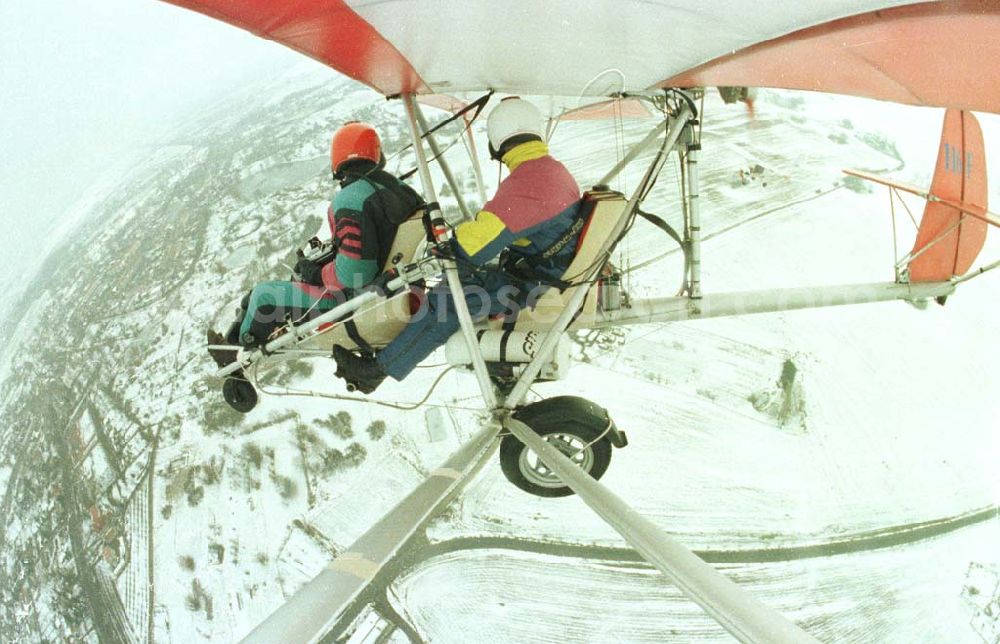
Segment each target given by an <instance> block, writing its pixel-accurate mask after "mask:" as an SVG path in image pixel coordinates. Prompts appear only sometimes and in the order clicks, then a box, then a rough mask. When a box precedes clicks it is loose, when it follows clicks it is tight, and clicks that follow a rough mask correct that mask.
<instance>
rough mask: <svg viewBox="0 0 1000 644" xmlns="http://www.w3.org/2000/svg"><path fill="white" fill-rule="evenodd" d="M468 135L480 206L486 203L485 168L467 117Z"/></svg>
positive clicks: (470, 157)
mask: <svg viewBox="0 0 1000 644" xmlns="http://www.w3.org/2000/svg"><path fill="white" fill-rule="evenodd" d="M465 132H466V134H467V135H468V139H469V159H470V160H471V161H472V171H473V173H475V175H476V188H477V189H478V190H479V203H480V205H482V204H485V203H486V183H485V182H484V181H483V166H482V164H480V163H479V152H478V151H477V149H476V136H475V133H473V131H472V124H471V123H470V122H469V119H468V116H466V130H465Z"/></svg>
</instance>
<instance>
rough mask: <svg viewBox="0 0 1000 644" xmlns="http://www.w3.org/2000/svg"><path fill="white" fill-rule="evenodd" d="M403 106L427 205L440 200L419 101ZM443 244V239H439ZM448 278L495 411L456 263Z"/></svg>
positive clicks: (449, 264) (408, 99)
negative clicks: (419, 117)
mask: <svg viewBox="0 0 1000 644" xmlns="http://www.w3.org/2000/svg"><path fill="white" fill-rule="evenodd" d="M403 104H404V105H405V106H406V115H407V117H408V120H409V122H410V135H411V136H412V137H413V151H414V153H415V154H416V156H417V167H418V168H419V169H420V183H421V184H422V185H423V187H424V198H425V199H427V201H428V202H435V201H437V194H436V193H435V191H434V182H433V180H432V179H431V170H430V167H429V166H428V165H427V157H426V155H425V154H424V146H423V139H421V138H420V129H419V128H418V126H417V116H416V114H417V99H416V97H415V96H414V95H413V94H407V95H406V96H404V97H403ZM439 241H444V240H439ZM441 264H442V265H443V266H444V274H445V278H446V279H447V280H448V289H449V290H450V291H451V297H452V299H453V300H454V302H455V311H456V313H457V314H458V322H459V325H460V326H461V328H462V335H463V336H464V337H465V342H466V345H467V346H468V349H469V355H470V356H472V369H473V371H474V372H475V374H476V379H477V380H478V381H479V389H480V391H481V393H482V395H483V401H484V402H485V403H486V407H487V408H488V409H491V410H492V409H495V408H496V406H497V399H496V394H495V393H494V391H493V383H492V382H491V381H490V375H489V372H488V371H487V370H486V361H485V360H483V354H482V352H481V351H480V350H479V342H478V340H477V339H476V330H475V327H474V323H473V321H472V316H471V315H469V307H468V305H467V304H466V302H465V291H464V289H463V288H462V280H461V279H459V277H458V268H457V267H456V265H455V262H454V260H442V262H441Z"/></svg>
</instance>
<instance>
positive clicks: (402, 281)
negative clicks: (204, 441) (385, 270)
mask: <svg viewBox="0 0 1000 644" xmlns="http://www.w3.org/2000/svg"><path fill="white" fill-rule="evenodd" d="M440 274H441V264H440V262H439V260H436V259H433V260H431V259H428V260H424V261H423V262H421V263H419V264H417V270H416V271H415V272H414V273H408V274H407V275H405V276H400V277H397V278H395V279H393V280H390V281H389V282H388V284H386V288H387V289H388V290H389V291H395V290H398V289H400V288H402V287H404V286H406V285H407V284H410V283H412V282H415V281H419V280H420V279H428V278H431V277H435V276H437V275H440ZM379 299H383V296H382V295H381V294H379V293H377V292H375V291H367V292H364V293H361V294H360V295H356V296H355V297H352V298H351V299H349V300H347V301H346V302H344V303H343V304H338V305H337V306H335V307H333V308H332V309H330V310H329V311H327V312H325V313H323V314H322V315H318V316H316V317H315V318H313V319H312V320H310V321H308V322H306V323H305V324H301V325H298V326H292V328H291V329H290V330H289V332H288V333H286V334H284V335H282V336H280V337H278V338H276V339H274V340H271V341H270V342H268V343H267V344H265V345H264V347H263V348H262V349H254V350H252V351H248V352H246V353H245V354H244V355H242V356H240V357H239V359H238V360H237V361H236V362H234V363H232V364H230V365H227V366H225V367H223V368H222V369H219V370H218V371H216V372H215V375H216V377H217V378H225V377H226V376H229V375H232V374H234V373H236V372H237V371H239V370H240V369H243V368H246V367H249V366H250V365H252V364H253V363H255V362H257V361H258V360H260V359H261V358H263V357H264V356H266V355H269V354H271V353H275V352H277V351H281V350H282V349H285V348H287V347H289V346H291V345H293V344H296V343H298V342H300V341H301V340H304V339H306V338H308V337H309V336H311V335H313V334H314V333H316V332H317V331H319V329H320V328H321V327H323V326H326V325H328V324H331V323H334V322H336V321H337V320H339V319H340V318H342V317H344V316H345V315H347V314H348V313H354V312H355V311H357V310H359V309H361V308H362V307H364V306H365V305H367V304H370V303H374V302H375V301H376V300H379Z"/></svg>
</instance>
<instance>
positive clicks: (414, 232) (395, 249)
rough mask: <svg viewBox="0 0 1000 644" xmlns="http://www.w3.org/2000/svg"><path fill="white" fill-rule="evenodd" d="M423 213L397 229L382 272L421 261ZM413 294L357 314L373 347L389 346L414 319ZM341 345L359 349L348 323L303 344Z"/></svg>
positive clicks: (315, 346) (355, 318) (356, 322)
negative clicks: (412, 309)
mask: <svg viewBox="0 0 1000 644" xmlns="http://www.w3.org/2000/svg"><path fill="white" fill-rule="evenodd" d="M422 216H423V210H419V211H417V213H416V214H414V215H413V216H411V217H410V218H409V219H407V220H406V221H404V222H403V223H401V224H400V225H399V228H398V229H397V230H396V237H395V239H393V242H392V246H391V247H390V248H389V255H388V258H387V259H386V262H385V265H384V266H383V267H382V272H385V271H387V270H389V269H391V268H393V267H394V266H396V265H397V264H408V263H410V262H412V261H414V260H416V259H419V254H420V251H421V247H422V246H423V244H422V242H423V241H424V239H425V235H424V224H423V220H422ZM411 297H412V295H411V293H409V292H404V293H401V294H399V295H395V296H393V297H391V298H389V299H387V300H381V301H378V302H376V303H374V304H372V305H371V306H368V307H366V308H363V309H361V310H359V311H356V312H355V313H354V315H353V316H351V320H352V321H353V323H354V325H355V326H356V328H357V330H358V333H359V334H360V335H361V337H362V338H364V339H365V341H366V342H368V344H370V345H371V346H373V347H376V348H378V347H383V346H385V345H387V344H389V343H390V342H391V341H392V340H393V339H394V338H395V337H396V336H397V335H399V334H400V332H401V331H402V330H403V328H405V327H406V323H407V322H408V321H409V319H410V310H411V306H410V298H411ZM335 344H339V345H341V346H343V347H346V348H348V349H357V348H359V347H358V346H357V344H356V343H355V342H354V340H353V339H351V336H350V334H349V333H348V332H347V327H346V325H344V324H337V325H336V326H334V327H331V328H329V329H328V330H327V331H325V332H323V333H320V334H319V335H316V336H314V337H313V338H311V339H309V340H307V341H306V342H304V343H303V344H302V347H303V348H308V349H323V350H326V351H332V350H333V345H335Z"/></svg>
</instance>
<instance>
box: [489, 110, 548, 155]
mask: <svg viewBox="0 0 1000 644" xmlns="http://www.w3.org/2000/svg"><path fill="white" fill-rule="evenodd" d="M486 132H487V135H488V136H489V140H490V156H491V157H492V158H494V159H499V158H500V156H501V154H500V151H501V150H502V149H503V144H504V143H506V142H507V141H508V140H510V139H511V138H513V137H515V136H518V135H522V134H527V135H533V136H537V137H538V138H539V139H542V138H543V134H542V132H543V119H542V113H541V112H539V111H538V108H537V107H535V106H534V105H532V104H531V103H529V102H528V101H526V100H524V99H523V98H520V97H517V96H510V97H508V98H505V99H503V100H502V101H500V104H499V105H497V106H496V107H494V108H493V111H492V112H490V116H489V118H488V119H486Z"/></svg>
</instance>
